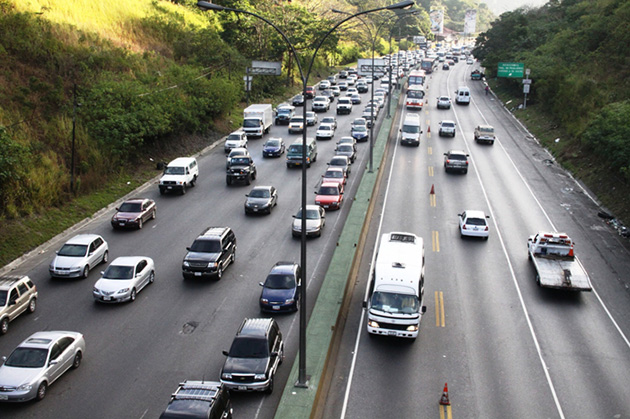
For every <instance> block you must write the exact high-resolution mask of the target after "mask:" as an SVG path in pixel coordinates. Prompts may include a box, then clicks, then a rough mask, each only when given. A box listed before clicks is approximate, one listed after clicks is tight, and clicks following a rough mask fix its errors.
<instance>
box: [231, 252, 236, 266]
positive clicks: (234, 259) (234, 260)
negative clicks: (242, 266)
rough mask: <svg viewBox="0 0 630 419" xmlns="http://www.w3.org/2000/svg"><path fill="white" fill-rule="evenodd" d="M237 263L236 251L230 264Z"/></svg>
mask: <svg viewBox="0 0 630 419" xmlns="http://www.w3.org/2000/svg"><path fill="white" fill-rule="evenodd" d="M235 262H236V250H234V253H232V260H231V261H230V263H235Z"/></svg>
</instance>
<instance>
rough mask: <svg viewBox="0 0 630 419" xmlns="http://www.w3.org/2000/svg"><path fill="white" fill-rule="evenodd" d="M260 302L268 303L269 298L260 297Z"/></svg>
mask: <svg viewBox="0 0 630 419" xmlns="http://www.w3.org/2000/svg"><path fill="white" fill-rule="evenodd" d="M260 302H261V303H263V304H269V300H268V299H266V298H261V299H260Z"/></svg>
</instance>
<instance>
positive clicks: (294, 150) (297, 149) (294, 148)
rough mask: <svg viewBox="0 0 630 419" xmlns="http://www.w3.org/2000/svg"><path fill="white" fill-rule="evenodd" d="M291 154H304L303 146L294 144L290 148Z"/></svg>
mask: <svg viewBox="0 0 630 419" xmlns="http://www.w3.org/2000/svg"><path fill="white" fill-rule="evenodd" d="M289 153H291V154H293V153H300V154H302V144H292V145H290V146H289Z"/></svg>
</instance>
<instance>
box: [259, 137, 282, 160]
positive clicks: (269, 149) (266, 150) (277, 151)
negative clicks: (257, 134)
mask: <svg viewBox="0 0 630 419" xmlns="http://www.w3.org/2000/svg"><path fill="white" fill-rule="evenodd" d="M284 149H285V145H284V140H283V139H282V138H278V137H273V138H270V139H268V140H267V141H265V144H264V145H263V149H262V154H263V157H280V156H281V155H283V154H284Z"/></svg>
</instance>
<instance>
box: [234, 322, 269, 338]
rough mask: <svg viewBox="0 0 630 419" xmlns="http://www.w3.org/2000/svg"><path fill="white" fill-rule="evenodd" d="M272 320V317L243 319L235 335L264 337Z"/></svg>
mask: <svg viewBox="0 0 630 419" xmlns="http://www.w3.org/2000/svg"><path fill="white" fill-rule="evenodd" d="M273 321H274V320H273V319H245V320H244V321H243V325H242V326H241V328H240V329H239V331H238V332H237V334H236V335H237V336H243V335H246V336H258V337H265V336H267V330H268V329H269V327H270V326H271V324H272V323H273Z"/></svg>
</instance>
